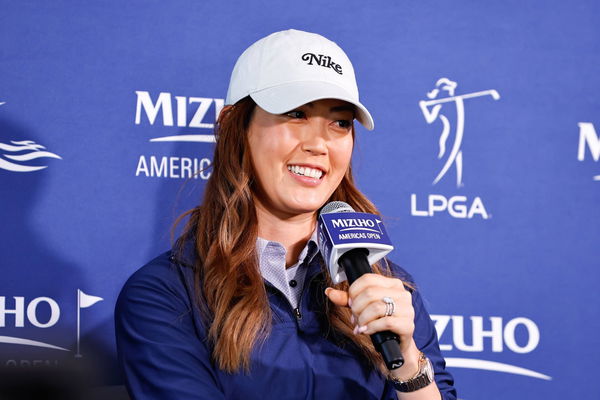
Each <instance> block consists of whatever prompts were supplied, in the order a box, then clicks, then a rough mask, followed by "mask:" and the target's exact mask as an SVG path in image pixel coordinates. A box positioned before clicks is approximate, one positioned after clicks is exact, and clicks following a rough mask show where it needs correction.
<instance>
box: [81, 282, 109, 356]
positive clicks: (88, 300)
mask: <svg viewBox="0 0 600 400" xmlns="http://www.w3.org/2000/svg"><path fill="white" fill-rule="evenodd" d="M101 300H104V299H103V298H102V297H98V296H92V295H89V294H86V293H84V292H83V291H82V290H81V289H77V353H76V354H75V357H76V358H81V357H82V355H81V353H80V352H79V338H80V332H81V329H80V321H81V317H80V314H81V312H80V311H81V309H82V308H88V307H91V306H93V305H94V304H96V303H97V302H99V301H101Z"/></svg>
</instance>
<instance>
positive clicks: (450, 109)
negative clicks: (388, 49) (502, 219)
mask: <svg viewBox="0 0 600 400" xmlns="http://www.w3.org/2000/svg"><path fill="white" fill-rule="evenodd" d="M457 87H458V84H457V83H456V82H454V81H452V80H450V79H448V78H440V79H438V81H437V82H436V84H435V87H434V88H433V89H432V90H431V91H430V92H428V93H427V94H426V96H427V99H426V100H421V101H419V108H420V109H421V112H422V113H423V117H424V118H425V122H426V123H427V124H428V125H432V126H437V127H438V134H439V139H438V151H437V158H438V159H439V160H442V161H443V164H442V167H441V169H440V170H439V172H438V173H437V175H436V176H435V177H434V178H433V182H432V185H434V186H435V185H436V184H438V183H439V182H440V181H441V180H442V178H444V177H447V176H449V175H451V172H454V175H455V181H456V187H457V188H458V189H459V188H461V187H463V186H464V183H463V162H465V163H466V162H467V161H465V160H466V159H467V157H463V151H462V143H463V139H464V134H465V117H466V115H467V113H466V111H465V104H466V100H470V99H477V98H485V97H489V98H491V99H493V100H499V99H500V94H499V93H498V91H496V90H495V89H488V90H482V91H477V92H472V93H466V94H460V95H457V94H456V88H457ZM410 206H411V215H413V216H416V217H433V216H435V214H436V213H443V212H447V213H448V214H449V215H450V216H451V217H452V218H462V219H465V218H466V219H471V218H474V217H480V218H482V219H488V218H490V213H489V212H488V210H487V209H486V208H485V206H484V204H483V200H482V199H481V197H479V196H476V197H475V198H473V199H468V198H467V197H466V196H461V195H455V196H451V197H449V198H448V197H446V196H444V195H442V194H429V195H428V196H427V200H426V201H424V202H422V201H421V202H420V201H419V199H418V197H417V194H416V193H412V194H411V198H410Z"/></svg>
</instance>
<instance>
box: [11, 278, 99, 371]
mask: <svg viewBox="0 0 600 400" xmlns="http://www.w3.org/2000/svg"><path fill="white" fill-rule="evenodd" d="M102 300H103V298H102V297H98V296H93V295H90V294H87V293H84V292H83V291H82V290H81V289H77V327H76V328H74V332H73V337H75V338H76V339H77V345H76V348H75V349H74V351H75V354H74V357H75V358H80V357H82V354H81V351H80V342H81V314H82V313H81V310H82V309H86V308H89V307H92V306H93V305H94V304H96V303H98V302H99V301H102ZM38 308H45V309H47V310H49V312H48V313H46V314H47V315H46V316H45V318H43V319H42V318H40V317H39V315H38ZM61 313H62V311H61V307H60V305H59V303H58V302H57V301H56V300H55V299H53V298H51V297H45V296H41V297H35V298H33V299H27V298H26V297H24V296H11V297H6V296H0V328H5V327H7V326H12V327H14V328H25V327H26V326H32V327H35V328H40V329H48V328H52V327H54V326H55V325H56V324H57V323H58V322H59V320H60V318H61ZM11 317H12V318H11ZM11 322H12V323H11ZM0 343H5V344H10V345H17V346H28V347H38V348H44V349H51V350H58V351H64V352H69V351H72V350H69V349H67V348H65V347H63V346H59V345H58V344H55V343H47V342H44V341H39V340H32V339H31V338H27V337H20V336H2V335H0ZM7 364H10V361H9V362H8V363H7Z"/></svg>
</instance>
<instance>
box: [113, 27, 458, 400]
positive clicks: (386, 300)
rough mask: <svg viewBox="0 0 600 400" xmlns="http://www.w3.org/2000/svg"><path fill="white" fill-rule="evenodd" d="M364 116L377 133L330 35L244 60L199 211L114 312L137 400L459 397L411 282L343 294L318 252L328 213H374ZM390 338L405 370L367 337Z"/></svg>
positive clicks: (293, 35) (399, 274)
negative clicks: (362, 171)
mask: <svg viewBox="0 0 600 400" xmlns="http://www.w3.org/2000/svg"><path fill="white" fill-rule="evenodd" d="M355 118H356V119H357V120H358V121H359V122H360V123H361V124H363V125H364V126H365V127H366V128H367V129H373V120H372V118H371V115H370V114H369V112H368V110H367V109H366V108H365V107H364V106H363V105H362V104H361V103H360V102H359V98H358V89H357V86H356V81H355V77H354V71H353V68H352V64H351V63H350V60H349V59H348V58H347V56H346V54H345V53H344V52H343V51H342V50H341V49H340V48H339V47H338V46H337V45H336V44H335V43H333V42H331V41H329V40H328V39H325V38H324V37H322V36H319V35H316V34H313V33H307V32H301V31H295V30H290V31H283V32H277V33H274V34H272V35H270V36H268V37H266V38H263V39H261V40H259V41H258V42H256V43H254V44H253V45H252V46H250V47H249V48H248V49H247V50H246V51H245V52H244V53H243V54H242V55H241V56H240V58H239V59H238V61H237V63H236V65H235V67H234V70H233V73H232V77H231V81H230V84H229V90H228V95H227V100H226V106H225V107H224V109H223V111H222V112H221V114H220V116H219V119H218V122H217V129H216V132H215V135H216V138H217V140H216V147H215V155H214V162H213V171H212V174H211V177H210V179H209V181H208V182H207V186H206V189H205V194H204V198H203V201H202V203H201V204H200V205H199V206H198V207H196V208H194V209H193V210H190V211H189V212H188V213H186V216H189V220H188V222H187V224H186V227H185V230H184V233H183V235H182V236H181V237H180V238H179V239H178V241H177V243H176V245H175V246H174V249H173V250H172V251H171V252H167V253H165V254H163V255H161V256H159V257H158V258H156V259H155V260H153V261H151V262H150V263H149V264H147V265H146V266H144V267H142V268H141V269H140V270H138V271H137V272H136V273H135V274H134V275H133V276H132V277H131V278H130V279H129V281H128V282H127V283H126V284H125V287H124V288H123V290H122V292H121V295H120V296H119V300H118V302H117V308H116V310H115V324H116V333H117V347H118V351H119V360H120V362H121V365H122V367H123V371H124V372H125V377H126V382H127V387H128V390H129V392H130V394H131V396H132V397H134V398H153V399H174V398H176V399H242V398H243V399H262V400H264V399H266V398H267V399H270V398H273V399H290V398H299V399H300V398H301V399H321V398H328V399H330V398H331V399H338V398H339V399H341V398H344V399H395V398H401V399H415V400H418V399H439V398H441V397H442V398H444V399H455V398H456V392H455V390H454V388H453V379H452V377H451V376H450V374H449V373H448V372H447V371H446V370H445V363H444V360H443V358H442V357H441V355H440V350H439V346H438V342H437V337H436V333H435V329H434V326H433V323H432V321H431V319H430V317H429V315H428V313H427V311H426V310H425V308H424V306H423V303H422V300H421V296H420V293H419V292H418V291H417V290H414V287H415V285H414V283H413V282H412V281H411V278H410V275H408V273H406V271H404V270H402V269H401V268H399V267H398V266H396V265H394V264H392V263H389V262H387V261H385V262H383V263H381V264H380V265H379V264H378V265H374V266H373V271H374V273H373V274H365V275H364V276H362V277H361V278H359V279H357V280H356V281H355V282H354V283H353V284H352V285H351V286H348V283H347V282H343V283H341V284H338V285H335V286H334V285H333V284H332V281H331V278H330V277H329V276H328V273H327V271H326V268H325V267H324V263H323V258H322V256H321V255H320V254H319V253H318V251H317V246H316V244H315V243H316V218H317V215H318V212H319V210H320V209H321V208H322V207H323V205H324V204H326V203H327V202H329V201H335V200H337V201H343V202H346V203H348V204H349V205H350V206H351V207H353V208H354V209H355V210H357V211H362V212H368V213H373V214H377V213H378V212H377V209H376V208H375V206H374V205H373V204H372V203H371V202H370V201H369V200H368V199H367V198H366V197H365V196H364V195H363V194H362V193H361V192H360V191H359V190H358V189H357V187H356V186H355V184H354V179H353V177H352V169H351V165H350V161H351V156H352V149H353V144H354V134H355V132H354V124H353V121H354V119H355ZM405 283H406V285H405ZM385 330H389V331H392V332H393V333H395V334H396V335H398V337H399V338H400V351H401V352H402V355H403V357H404V359H405V363H404V365H403V366H402V367H401V368H397V369H395V370H393V371H388V370H387V369H386V368H385V365H384V364H383V362H382V359H381V356H380V355H379V353H377V351H376V350H375V348H374V347H373V344H372V343H371V340H370V337H369V335H371V334H373V333H375V332H380V331H385Z"/></svg>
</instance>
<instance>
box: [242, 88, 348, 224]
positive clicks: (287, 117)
mask: <svg viewBox="0 0 600 400" xmlns="http://www.w3.org/2000/svg"><path fill="white" fill-rule="evenodd" d="M353 119H354V106H352V105H351V104H350V103H347V102H345V101H341V100H332V99H327V100H318V101H314V102H311V103H307V104H305V105H303V106H301V107H298V108H297V109H295V110H293V111H290V112H288V113H285V114H281V115H276V114H270V113H268V112H266V111H264V110H263V109H262V108H260V107H258V106H257V107H256V109H255V111H254V114H253V116H252V119H251V121H250V125H249V128H248V141H249V145H250V153H251V155H252V164H253V166H254V171H255V172H256V178H257V180H258V193H256V196H257V200H258V203H259V205H260V206H262V207H263V208H264V209H265V210H266V211H267V212H269V213H271V214H273V215H276V216H278V217H280V218H286V217H290V216H294V215H298V214H305V213H313V212H315V211H316V210H318V209H319V208H320V207H321V206H322V205H323V204H324V203H325V202H326V201H327V199H329V197H330V196H331V194H332V193H333V192H334V190H335V189H336V188H337V187H338V185H339V184H340V182H341V180H342V178H343V177H344V174H345V173H346V171H347V170H348V167H349V165H350V158H351V155H352V147H353V124H352V121H353Z"/></svg>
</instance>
